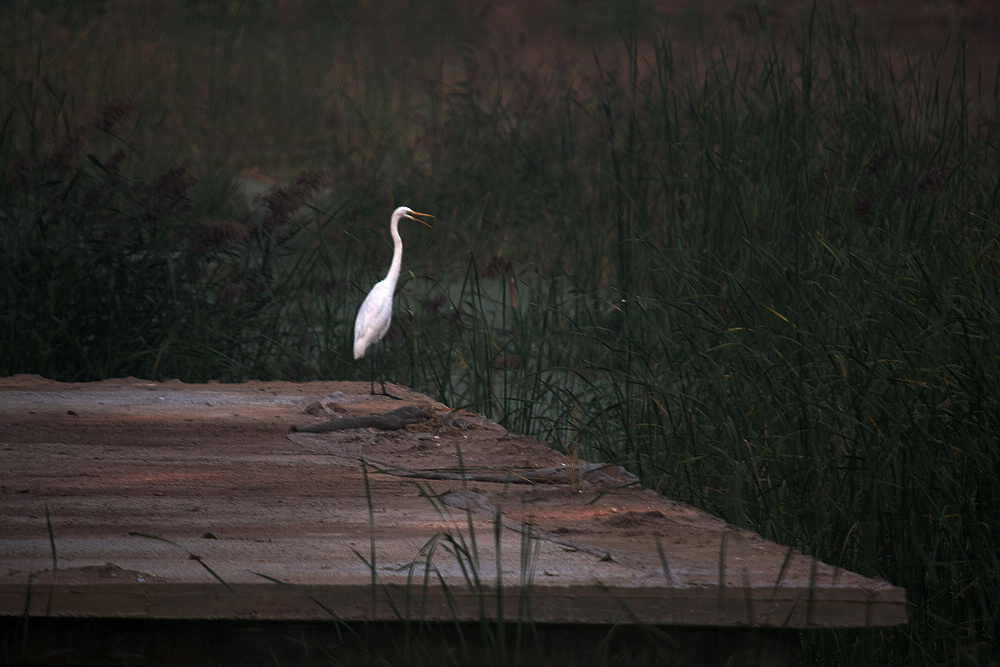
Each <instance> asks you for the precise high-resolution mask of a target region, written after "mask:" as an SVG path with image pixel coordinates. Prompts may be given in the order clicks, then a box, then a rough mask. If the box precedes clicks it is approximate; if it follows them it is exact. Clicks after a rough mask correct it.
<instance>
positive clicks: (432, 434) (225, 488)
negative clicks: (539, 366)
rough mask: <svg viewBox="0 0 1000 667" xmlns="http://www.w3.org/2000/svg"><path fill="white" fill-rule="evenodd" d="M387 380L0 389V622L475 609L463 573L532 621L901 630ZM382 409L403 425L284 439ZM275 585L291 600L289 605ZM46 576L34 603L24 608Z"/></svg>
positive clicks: (837, 594)
mask: <svg viewBox="0 0 1000 667" xmlns="http://www.w3.org/2000/svg"><path fill="white" fill-rule="evenodd" d="M391 390H392V391H393V392H394V393H396V394H397V395H398V396H400V398H401V400H393V399H389V398H385V397H380V396H370V395H369V394H368V393H367V392H368V384H367V383H360V382H311V383H302V384H300V383H290V382H267V383H265V382H249V383H246V384H239V385H224V384H204V385H190V384H184V383H181V382H164V383H157V382H149V381H144V380H139V379H135V378H123V379H114V380H107V381H104V382H96V383H82V384H62V383H58V382H52V381H49V380H45V379H43V378H40V377H37V376H24V375H21V376H15V377H11V378H3V379H0V526H2V529H0V563H2V566H0V615H5V614H6V615H10V614H13V615H18V614H20V613H22V611H23V610H24V609H25V608H27V607H25V605H26V604H27V605H28V606H29V607H30V605H32V604H36V603H37V604H39V605H44V604H48V605H49V609H48V611H49V612H52V611H53V609H54V610H55V612H54V613H55V614H56V615H59V614H64V615H94V616H101V615H108V614H111V615H114V616H122V617H161V618H245V617H252V618H294V619H305V618H322V617H323V616H324V615H326V614H328V613H329V611H330V609H336V612H337V614H338V615H339V616H340V617H341V618H346V619H352V618H353V619H359V620H364V619H366V618H371V617H373V615H374V613H375V611H373V608H372V601H373V600H374V598H373V597H371V595H370V593H369V592H370V590H371V583H372V582H373V581H377V582H378V583H379V585H392V586H396V587H398V588H399V589H400V590H402V589H404V588H407V587H409V588H411V589H412V587H413V586H417V587H418V588H419V587H420V586H424V587H425V588H426V587H427V586H432V587H433V586H436V585H438V584H439V583H440V582H446V583H447V585H446V586H445V588H448V587H449V586H450V587H451V588H450V593H449V591H447V590H446V591H444V592H443V593H442V595H443V596H444V597H439V599H437V603H439V608H438V612H434V613H439V614H440V615H441V616H442V618H447V617H448V615H449V614H454V613H455V611H456V607H455V604H456V602H455V599H454V595H453V594H454V593H455V592H456V591H458V590H465V591H466V592H467V593H468V594H469V595H468V599H469V605H470V606H469V617H470V618H474V617H475V614H476V613H479V612H481V606H477V604H480V603H481V596H480V598H479V601H478V602H477V599H476V596H477V595H480V594H481V592H482V591H481V590H480V589H478V588H477V586H478V585H479V583H482V584H484V585H487V586H491V585H492V584H493V583H496V582H498V580H499V581H502V582H503V584H504V586H505V587H506V586H508V585H512V586H514V587H515V588H518V587H520V588H521V589H524V590H527V589H528V588H530V589H531V590H532V595H533V598H532V600H533V604H534V607H535V614H536V619H537V620H545V619H547V620H550V621H557V622H600V623H616V622H621V621H622V618H623V617H622V614H623V613H625V612H623V609H624V610H627V616H628V617H629V618H631V619H632V620H633V621H634V620H636V619H638V620H644V621H648V622H656V623H682V624H699V623H700V624H705V625H719V624H721V625H771V626H775V625H780V626H782V627H808V626H813V625H827V626H831V625H832V626H851V625H859V624H860V625H865V624H880V623H881V624H893V623H896V622H903V621H905V594H904V593H903V591H902V590H901V589H898V588H894V587H892V586H889V585H888V584H886V583H884V582H880V581H877V580H872V579H867V578H864V577H861V576H859V575H856V574H853V573H850V572H845V571H843V570H841V569H839V568H834V567H830V566H828V565H824V564H822V563H819V562H818V561H815V560H814V559H811V558H808V557H806V556H803V555H802V554H799V553H797V552H795V551H794V550H791V549H789V548H787V547H783V546H781V545H778V544H775V543H772V542H769V541H767V540H764V539H763V538H761V537H760V536H758V535H756V534H754V533H751V532H749V531H744V530H739V529H736V528H735V527H732V526H728V525H727V524H725V523H724V522H723V521H721V520H719V519H717V518H715V517H712V516H710V515H708V514H706V513H704V512H701V511H699V510H696V509H694V508H692V507H689V506H686V505H684V504H681V503H677V502H673V501H670V500H669V499H666V498H664V497H662V496H660V495H659V494H656V493H654V492H653V491H651V490H648V489H644V488H642V487H641V486H639V485H638V483H637V481H636V479H635V478H634V477H633V476H631V475H630V474H629V473H628V472H627V471H625V470H622V469H621V468H618V467H605V466H593V465H588V464H586V462H580V461H574V460H572V459H571V458H570V457H568V456H565V455H563V454H560V453H559V452H556V451H554V450H552V449H550V448H549V447H547V446H546V445H545V444H544V443H542V442H540V441H538V440H536V439H535V438H532V437H528V436H524V435H518V434H515V433H510V432H508V431H507V430H505V429H504V428H503V427H501V426H499V425H498V424H496V423H494V422H492V421H490V420H488V419H486V418H485V417H483V416H482V415H478V414H476V413H473V412H469V411H463V410H457V411H456V410H452V409H450V408H449V407H447V406H445V405H442V404H441V403H438V402H436V401H434V400H432V399H430V398H428V397H427V396H424V395H422V394H419V393H417V392H414V391H411V390H408V389H406V388H403V387H396V386H393V387H392V389H391ZM401 406H413V409H415V410H416V411H420V412H421V414H425V415H426V417H425V418H421V419H420V420H419V421H417V422H415V423H411V424H409V425H407V426H406V427H405V428H400V429H394V430H382V429H377V428H371V427H361V428H357V427H352V428H345V429H342V430H332V431H326V432H302V431H297V430H295V427H302V426H313V427H314V426H318V425H321V424H324V423H326V422H329V421H330V420H335V419H341V418H343V417H349V416H365V415H382V414H385V413H387V412H390V411H392V410H395V409H397V408H399V407H401ZM341 423H343V422H341ZM350 423H352V422H348V424H350ZM470 572H472V573H473V575H474V576H472V575H470ZM425 577H429V578H427V579H425ZM278 582H281V583H285V584H289V585H294V586H297V587H300V589H302V587H305V589H308V590H309V591H311V592H310V593H309V595H300V596H299V597H298V598H295V599H293V598H292V597H290V594H289V593H288V589H287V588H282V587H281V586H278V585H276V584H277V583H278ZM421 582H422V583H421ZM477 582H479V583H477ZM45 586H48V587H50V588H49V591H50V596H49V598H47V599H48V602H47V603H45V602H44V601H43V599H42V596H35V597H36V598H37V600H32V599H28V598H26V591H30V589H32V588H33V587H34V588H36V589H37V588H38V587H45ZM223 586H225V587H227V589H228V590H231V591H232V590H239V591H242V593H241V597H240V598H239V599H238V600H237V599H236V598H230V597H228V596H226V595H221V597H220V593H219V591H220V590H222V587H223ZM438 592H439V593H441V591H440V590H439V591H438ZM425 594H426V590H425V591H424V593H422V595H425ZM449 594H452V597H451V598H448V599H447V600H446V599H445V598H446V597H447V596H448V595H449ZM53 596H54V597H53ZM324 596H325V597H324ZM748 596H750V597H753V598H755V599H757V598H759V601H758V603H757V604H756V605H749V606H748V605H747V599H748ZM425 597H426V595H425ZM459 597H460V596H459ZM805 598H809V600H810V603H809V604H808V605H807V604H803V600H804V599H805ZM53 600H54V602H53ZM317 600H325V602H323V604H319V602H317ZM725 600H728V602H725V604H723V602H724V601H725ZM425 601H426V599H425ZM376 604H382V603H376ZM457 604H459V606H461V601H460V602H459V603H457ZM428 608H429V607H425V609H428ZM387 610H388V611H387ZM376 611H377V610H376ZM389 611H392V604H388V606H387V607H386V608H385V609H383V610H382V611H381V612H380V613H381V614H385V613H388V612H389ZM508 612H509V613H517V608H516V605H509V606H508V607H507V610H506V611H502V612H501V613H508ZM39 613H41V611H39ZM428 613H431V612H428Z"/></svg>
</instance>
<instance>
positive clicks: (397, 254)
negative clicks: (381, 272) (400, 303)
mask: <svg viewBox="0 0 1000 667" xmlns="http://www.w3.org/2000/svg"><path fill="white" fill-rule="evenodd" d="M389 230H390V231H391V232H392V264H391V265H390V266H389V273H387V274H385V279H386V280H388V281H389V282H390V283H391V284H392V286H393V288H394V289H395V286H396V280H398V279H399V271H400V269H402V268H403V239H401V238H400V237H399V218H396V217H394V218H393V219H392V225H390V226H389Z"/></svg>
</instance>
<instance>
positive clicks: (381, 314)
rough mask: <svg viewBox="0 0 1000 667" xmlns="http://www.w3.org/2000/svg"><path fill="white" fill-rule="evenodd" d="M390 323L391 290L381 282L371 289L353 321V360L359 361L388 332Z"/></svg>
mask: <svg viewBox="0 0 1000 667" xmlns="http://www.w3.org/2000/svg"><path fill="white" fill-rule="evenodd" d="M391 322H392V289H391V288H390V286H389V285H387V284H386V283H385V281H382V282H380V283H378V284H376V285H375V287H373V288H372V291H371V292H369V293H368V296H367V297H365V300H364V303H362V304H361V308H359V309H358V317H357V319H355V320H354V358H355V359H360V358H361V357H363V356H364V355H365V351H366V350H367V349H368V348H369V347H370V346H371V345H372V344H373V343H376V342H378V341H379V340H381V339H382V337H383V336H385V334H386V332H387V331H389V324H390V323H391Z"/></svg>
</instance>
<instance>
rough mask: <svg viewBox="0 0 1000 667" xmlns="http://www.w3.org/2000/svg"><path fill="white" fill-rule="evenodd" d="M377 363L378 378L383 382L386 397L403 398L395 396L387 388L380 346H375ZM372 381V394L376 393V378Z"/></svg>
mask: <svg viewBox="0 0 1000 667" xmlns="http://www.w3.org/2000/svg"><path fill="white" fill-rule="evenodd" d="M375 365H376V366H378V379H379V382H380V383H381V384H382V395H383V396H385V397H386V398H395V399H396V400H402V399H401V398H400V397H399V396H393V395H392V394H390V393H389V392H387V391H386V390H385V374H384V373H382V357H381V355H380V354H379V349H378V348H375ZM372 382H373V384H372V394H374V393H375V385H374V380H372Z"/></svg>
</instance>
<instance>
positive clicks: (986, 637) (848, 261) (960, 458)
mask: <svg viewBox="0 0 1000 667" xmlns="http://www.w3.org/2000/svg"><path fill="white" fill-rule="evenodd" d="M998 34H1000V27H998V15H997V10H996V8H995V7H994V6H993V5H992V4H991V3H989V2H976V1H974V0H967V1H966V2H951V3H944V2H915V3H892V2H881V3H856V4H851V5H844V4H840V3H816V4H812V3H793V2H788V3H780V2H778V3H767V4H755V3H752V2H726V1H723V0H719V1H718V2H710V3H702V2H682V1H678V2H670V1H668V0H663V1H662V2H658V3H657V2H632V3H604V2H597V1H590V2H561V1H556V0H552V1H547V2H531V3H529V2H521V1H519V0H508V1H506V2H489V1H487V2H482V3H466V2H459V1H457V0H441V1H440V2H436V3H419V4H418V3H413V4H412V5H409V4H406V3H397V2H392V3H389V2H367V3H352V2H321V1H319V0H313V1H307V0H299V1H294V0H284V1H280V2H274V1H264V0H258V1H246V2H239V1H227V2H222V1H213V0H188V1H187V2H127V1H125V0H119V1H114V0H107V1H103V2H98V1H94V2H68V1H67V2H60V1H57V0H48V1H40V2H10V3H5V4H3V5H2V8H0V225H2V228H0V373H3V374H13V373H39V374H42V375H44V376H46V377H50V378H54V379H58V380H67V381H77V380H89V379H99V378H103V377H112V376H119V375H129V374H131V375H137V376H142V377H149V378H153V379H165V378H173V377H178V378H181V379H183V380H185V381H189V382H194V381H205V380H211V379H218V380H223V381H241V380H246V379H249V378H258V379H271V378H284V379H289V380H311V379H319V378H323V379H348V378H353V379H364V378H366V377H367V364H365V363H364V362H362V363H361V364H357V363H355V362H354V361H353V359H352V358H351V354H350V335H351V331H352V323H353V317H354V314H355V312H356V309H357V306H358V305H359V304H360V302H361V300H362V298H363V297H364V294H365V292H366V291H367V290H368V289H369V288H370V286H371V285H372V284H373V283H374V282H375V281H376V280H378V279H379V278H380V277H381V275H382V274H383V273H384V271H385V269H386V267H387V266H388V263H389V257H390V255H391V244H390V242H389V241H388V230H387V226H388V216H389V213H390V211H391V210H392V208H394V207H395V206H397V205H401V204H405V205H409V206H411V207H413V208H415V209H417V210H421V211H427V212H430V213H434V214H435V215H436V216H437V218H436V220H435V227H434V229H433V230H426V229H424V228H422V227H419V226H417V225H414V226H412V227H405V226H404V229H403V237H404V240H405V243H406V253H405V256H404V265H405V274H406V275H404V278H403V280H402V283H401V287H400V291H399V293H398V295H397V307H396V316H395V322H394V327H393V329H392V331H391V332H390V334H389V336H388V338H387V343H386V345H385V349H384V363H385V367H386V371H387V374H388V375H389V377H390V378H395V379H396V381H398V382H400V383H404V384H408V385H411V386H413V387H415V388H416V389H418V390H421V391H424V392H427V393H429V394H431V395H433V396H435V397H436V398H439V399H440V400H442V401H444V402H445V403H447V404H449V405H453V406H456V407H459V406H464V407H471V408H473V409H476V410H479V411H481V412H483V413H485V414H487V415H489V416H491V417H493V418H495V419H497V420H499V421H501V422H502V423H504V424H505V425H506V426H507V427H509V428H511V429H513V430H518V431H521V432H526V433H531V434H535V435H538V436H539V437H542V438H544V439H546V440H548V441H549V442H550V443H552V445H553V446H555V447H558V448H561V449H564V450H566V451H576V452H579V453H580V454H581V455H582V456H586V457H588V458H601V459H603V460H608V461H612V462H616V463H621V464H623V465H626V466H627V467H628V468H629V469H631V470H632V471H634V472H636V473H637V474H639V475H640V476H641V477H642V479H643V481H644V483H646V484H648V485H650V486H652V487H654V488H656V489H658V490H660V491H662V492H664V493H666V494H668V495H670V496H671V497H674V498H678V499H681V500H684V501H686V502H690V503H692V504H695V505H697V506H699V507H703V508H705V509H708V510H709V511H711V512H713V513H716V514H718V515H720V516H722V517H724V518H725V519H727V520H728V521H731V522H733V523H736V524H738V525H740V526H745V527H748V528H752V529H753V530H756V531H758V532H760V533H762V534H764V535H765V536H767V537H769V538H772V539H775V540H777V541H779V542H782V543H784V544H789V545H794V546H796V547H798V548H800V549H802V550H804V551H806V552H808V553H812V554H815V555H817V556H819V557H821V558H822V559H823V560H825V561H827V562H830V563H833V564H836V565H842V566H844V567H847V568H850V569H852V570H856V571H858V572H861V573H863V574H867V575H872V576H878V577H882V578H885V579H887V580H889V581H891V582H892V583H894V584H898V585H901V586H905V587H906V589H907V593H908V598H909V603H910V615H911V622H910V624H909V625H908V626H906V627H902V628H890V629H876V630H862V631H850V632H847V631H842V632H829V631H828V632H822V631H817V632H814V633H808V634H807V636H806V646H805V648H806V658H807V661H808V662H809V663H820V664H831V665H841V664H901V663H908V664H996V662H997V660H998V659H1000V624H998V620H997V614H996V611H995V608H996V597H997V592H998V591H1000V556H998V536H997V530H998V527H1000V509H998V508H1000V498H998V495H1000V492H998V488H1000V442H998V435H997V434H998V433H1000V410H998V405H997V398H998V396H1000V391H998V379H997V378H998V370H1000V349H998V343H997V341H998V334H1000V326H998V322H1000V296H998V295H1000V246H998V239H997V231H998V230H997V202H998V199H997V198H998V187H1000V180H998V179H1000V177H998V174H1000V160H998V152H997V139H998V136H1000V117H998V115H997V113H998V107H997V101H998V100H997V77H998V68H997V53H998V51H997V46H996V45H997V44H998V43H1000V40H998Z"/></svg>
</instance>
